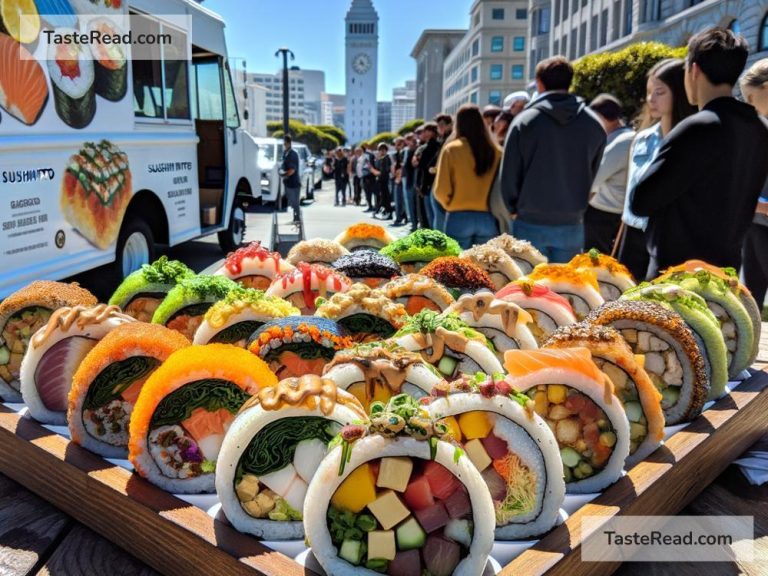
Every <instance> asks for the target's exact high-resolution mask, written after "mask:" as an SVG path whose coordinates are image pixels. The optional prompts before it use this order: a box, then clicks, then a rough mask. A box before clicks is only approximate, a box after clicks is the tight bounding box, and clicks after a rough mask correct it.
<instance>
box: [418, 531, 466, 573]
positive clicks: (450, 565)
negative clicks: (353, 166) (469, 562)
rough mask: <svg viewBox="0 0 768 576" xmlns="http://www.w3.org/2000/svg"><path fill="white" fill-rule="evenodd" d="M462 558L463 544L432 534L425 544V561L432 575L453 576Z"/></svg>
mask: <svg viewBox="0 0 768 576" xmlns="http://www.w3.org/2000/svg"><path fill="white" fill-rule="evenodd" d="M460 559H461V546H459V545H458V544H457V543H456V542H451V541H450V540H446V539H445V538H442V537H441V536H437V535H432V536H430V537H429V538H427V543H426V544H425V545H424V563H425V564H426V565H427V571H428V572H429V573H430V574H431V575H432V576H451V574H453V571H454V570H455V569H456V566H458V565H459V561H460Z"/></svg>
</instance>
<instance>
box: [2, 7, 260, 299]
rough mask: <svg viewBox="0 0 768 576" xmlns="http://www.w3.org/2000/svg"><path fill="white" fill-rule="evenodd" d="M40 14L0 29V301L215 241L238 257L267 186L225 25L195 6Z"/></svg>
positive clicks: (42, 10) (117, 272)
mask: <svg viewBox="0 0 768 576" xmlns="http://www.w3.org/2000/svg"><path fill="white" fill-rule="evenodd" d="M35 7H36V9H37V13H35V14H23V15H20V16H19V19H18V21H15V22H6V21H5V20H3V22H2V26H0V257H2V262H3V265H2V267H1V268H0V299H2V298H4V297H6V296H7V295H9V294H11V293H12V292H14V291H15V290H17V289H19V288H20V287H22V286H25V285H26V284H28V283H29V282H31V281H33V280H39V279H50V280H58V279H62V278H65V277H68V276H72V275H74V274H78V273H80V272H84V271H86V270H91V269H93V268H97V267H100V266H104V265H111V267H110V271H111V273H113V274H114V276H115V279H116V280H119V279H121V278H123V277H125V276H127V275H128V274H129V273H131V272H132V271H134V270H136V269H138V268H139V267H140V266H141V265H142V264H145V263H148V262H150V261H152V260H153V259H154V258H155V255H156V247H157V246H158V245H170V246H173V245H176V244H180V243H182V242H186V241H188V240H191V239H195V238H199V237H202V236H206V235H209V234H213V233H217V234H218V240H219V244H220V245H221V247H222V249H223V250H224V251H231V250H233V249H235V248H237V247H238V246H239V245H240V244H241V243H242V240H243V237H244V234H245V207H246V206H247V205H248V204H249V203H251V202H253V201H255V200H258V199H259V197H260V196H261V192H262V185H261V180H262V177H263V173H262V170H261V169H260V167H259V164H258V148H259V147H258V144H257V143H256V141H255V140H254V138H253V137H252V136H250V135H249V134H248V133H247V132H245V131H244V130H243V129H242V128H241V126H240V120H239V115H238V111H237V106H236V101H235V96H234V91H233V85H232V80H231V77H230V71H229V66H228V63H227V46H226V42H225V37H224V27H225V23H224V21H223V20H222V19H221V18H220V17H219V16H218V15H216V14H215V13H213V12H211V11H210V10H208V9H206V8H204V7H203V6H201V5H200V4H199V3H197V2H195V1H192V0H129V1H128V2H105V1H94V0H36V2H34V3H31V2H30V3H29V7H28V8H26V11H27V12H29V11H31V10H33V9H35ZM7 19H8V20H15V19H14V18H7ZM86 38H87V39H89V40H90V41H83V40H84V39H86ZM94 38H96V39H97V40H98V39H102V40H100V41H93V39H94ZM109 38H123V39H129V40H130V41H129V42H123V43H119V42H114V40H113V41H111V42H109V41H107V40H108V39H109ZM139 38H141V39H143V40H144V43H143V44H141V45H139V43H138V42H137V39H139Z"/></svg>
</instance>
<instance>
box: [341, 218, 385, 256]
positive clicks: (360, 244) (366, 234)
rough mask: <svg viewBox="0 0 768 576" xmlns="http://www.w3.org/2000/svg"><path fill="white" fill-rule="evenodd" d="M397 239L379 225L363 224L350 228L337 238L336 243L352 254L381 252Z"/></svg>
mask: <svg viewBox="0 0 768 576" xmlns="http://www.w3.org/2000/svg"><path fill="white" fill-rule="evenodd" d="M394 241H395V239H394V238H393V237H392V234H390V233H389V232H387V229H386V228H384V227H383V226H379V225H378V224H367V223H365V222H361V223H359V224H353V225H352V226H348V227H347V228H346V230H344V231H343V232H342V233H341V234H339V235H338V236H336V242H338V243H339V244H341V245H342V246H344V248H346V249H347V250H349V251H350V252H355V251H357V250H366V249H367V250H376V251H378V250H381V249H382V248H384V246H386V245H387V244H391V243H392V242H394Z"/></svg>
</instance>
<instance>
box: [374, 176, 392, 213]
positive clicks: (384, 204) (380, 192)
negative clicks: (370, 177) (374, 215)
mask: <svg viewBox="0 0 768 576" xmlns="http://www.w3.org/2000/svg"><path fill="white" fill-rule="evenodd" d="M376 190H377V197H376V211H377V212H378V211H379V210H382V209H383V210H384V211H385V212H392V194H391V192H390V188H389V178H385V179H379V180H378V181H377V182H376Z"/></svg>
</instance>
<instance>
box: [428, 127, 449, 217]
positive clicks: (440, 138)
mask: <svg viewBox="0 0 768 576" xmlns="http://www.w3.org/2000/svg"><path fill="white" fill-rule="evenodd" d="M435 122H436V123H437V143H438V145H439V146H440V149H442V147H443V144H445V143H446V142H447V141H448V139H449V138H450V137H451V134H453V118H451V115H450V114H438V115H437V116H435ZM440 149H439V150H438V152H437V155H436V156H435V158H434V160H433V162H432V166H431V167H430V168H429V171H430V174H432V175H433V177H434V176H435V175H436V174H437V162H438V160H439V159H440ZM430 206H431V209H432V219H431V224H432V228H433V229H435V230H439V231H440V232H443V231H444V230H445V210H444V209H443V207H442V206H441V205H440V203H439V202H438V201H437V199H435V196H434V194H433V195H430Z"/></svg>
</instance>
